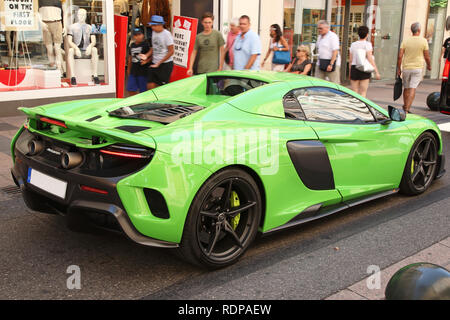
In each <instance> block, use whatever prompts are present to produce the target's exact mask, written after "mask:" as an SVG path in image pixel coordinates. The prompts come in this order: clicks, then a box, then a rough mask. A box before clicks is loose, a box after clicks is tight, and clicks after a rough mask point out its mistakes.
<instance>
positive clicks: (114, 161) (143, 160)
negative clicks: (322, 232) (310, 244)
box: [11, 71, 445, 268]
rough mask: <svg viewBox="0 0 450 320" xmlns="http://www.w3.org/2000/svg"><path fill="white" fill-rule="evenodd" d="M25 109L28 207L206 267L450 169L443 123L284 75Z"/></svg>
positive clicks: (200, 82) (206, 80)
mask: <svg viewBox="0 0 450 320" xmlns="http://www.w3.org/2000/svg"><path fill="white" fill-rule="evenodd" d="M21 110H22V111H23V112H24V113H25V114H26V115H27V120H26V122H25V123H24V125H23V127H21V128H20V130H19V131H18V132H17V134H16V135H15V137H14V138H13V140H12V143H11V154H12V159H13V162H14V163H13V167H12V170H11V171H12V176H13V179H14V181H15V183H16V184H17V185H18V186H19V187H20V188H21V191H22V195H23V199H24V202H25V203H26V205H27V207H28V208H29V209H31V210H34V211H39V212H43V213H54V214H60V215H64V216H65V217H66V219H67V221H69V222H70V221H72V222H73V225H75V222H79V221H85V222H86V223H89V224H93V225H99V226H102V227H108V228H112V229H115V230H118V231H120V232H123V233H124V234H125V235H127V236H128V238H130V239H131V240H132V241H134V242H137V243H139V244H142V245H147V246H155V247H162V248H173V251H175V252H177V253H178V254H179V255H180V256H181V257H183V258H184V259H186V260H187V261H189V262H191V263H194V264H197V265H200V266H205V267H208V268H220V267H224V266H227V265H230V264H232V263H235V262H236V261H237V260H238V259H239V258H240V257H241V256H242V255H243V254H244V253H245V251H246V250H247V249H248V248H249V246H250V245H251V243H252V241H253V240H254V239H255V237H256V235H257V234H263V235H265V234H270V233H273V232H277V231H280V230H282V229H284V228H288V227H292V226H296V225H299V224H302V223H305V222H308V221H311V220H314V219H318V218H321V217H324V216H327V215H330V214H333V213H336V212H339V211H342V210H345V209H347V208H349V207H352V206H355V205H358V204H361V203H363V202H365V201H370V200H372V199H376V198H380V197H384V196H389V195H392V194H395V193H396V192H401V193H403V194H407V195H417V194H420V193H422V192H424V191H426V190H427V188H428V187H429V186H430V184H431V183H432V182H433V180H435V179H437V178H439V177H441V176H442V175H443V174H444V172H445V170H444V163H445V161H444V155H443V153H442V138H441V133H440V130H439V129H438V127H437V126H436V124H435V123H434V122H433V121H431V120H428V119H426V118H423V117H420V116H418V115H414V114H408V115H406V114H405V113H404V112H403V111H402V110H398V109H396V108H394V107H391V106H389V107H388V110H385V109H384V108H382V107H380V106H378V105H377V104H375V103H373V102H372V101H370V100H368V99H365V98H363V97H361V96H359V95H358V94H356V93H355V92H353V91H351V90H349V89H347V88H345V87H343V86H339V85H336V84H333V83H330V82H327V81H323V80H319V79H315V78H311V77H306V76H299V75H294V74H288V73H276V72H268V71H267V72H265V71H261V72H252V71H221V72H215V73H209V74H203V75H197V76H193V77H190V78H187V79H184V80H180V81H177V82H173V83H170V84H167V85H164V86H161V87H158V88H156V89H154V90H151V91H147V92H145V93H142V94H139V95H136V96H133V97H130V98H126V99H95V100H79V101H69V102H61V103H55V104H50V105H45V106H39V107H34V108H22V109H21ZM74 221H75V222H74ZM69 225H70V223H69Z"/></svg>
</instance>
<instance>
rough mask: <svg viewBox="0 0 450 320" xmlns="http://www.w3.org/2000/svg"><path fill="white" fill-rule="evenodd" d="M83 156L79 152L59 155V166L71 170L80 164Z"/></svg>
mask: <svg viewBox="0 0 450 320" xmlns="http://www.w3.org/2000/svg"><path fill="white" fill-rule="evenodd" d="M82 161H83V155H82V154H81V153H79V152H65V153H63V154H62V155H61V165H62V167H63V168H64V169H72V168H75V167H76V166H78V165H79V164H81V162H82Z"/></svg>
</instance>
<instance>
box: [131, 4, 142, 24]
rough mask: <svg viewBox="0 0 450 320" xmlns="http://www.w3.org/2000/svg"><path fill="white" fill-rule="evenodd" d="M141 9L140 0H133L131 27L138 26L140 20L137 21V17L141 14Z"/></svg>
mask: <svg viewBox="0 0 450 320" xmlns="http://www.w3.org/2000/svg"><path fill="white" fill-rule="evenodd" d="M141 11H142V0H135V1H134V3H133V11H132V16H131V26H132V27H133V28H135V27H139V25H140V22H139V21H138V18H140V16H141Z"/></svg>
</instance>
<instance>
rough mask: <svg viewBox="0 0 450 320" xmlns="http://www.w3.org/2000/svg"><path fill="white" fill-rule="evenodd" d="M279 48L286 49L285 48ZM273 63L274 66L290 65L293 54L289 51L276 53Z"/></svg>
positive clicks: (274, 53)
mask: <svg viewBox="0 0 450 320" xmlns="http://www.w3.org/2000/svg"><path fill="white" fill-rule="evenodd" d="M278 48H284V47H283V46H281V47H279V46H278ZM272 63H274V64H289V63H291V53H290V52H289V50H288V51H274V52H273V58H272Z"/></svg>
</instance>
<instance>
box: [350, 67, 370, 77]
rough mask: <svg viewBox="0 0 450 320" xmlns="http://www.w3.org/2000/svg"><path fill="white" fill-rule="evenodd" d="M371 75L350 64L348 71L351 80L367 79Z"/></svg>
mask: <svg viewBox="0 0 450 320" xmlns="http://www.w3.org/2000/svg"><path fill="white" fill-rule="evenodd" d="M371 76H372V74H371V73H367V72H362V71H361V70H358V69H356V66H355V65H352V69H351V71H350V79H351V80H367V79H370V77H371Z"/></svg>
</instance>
